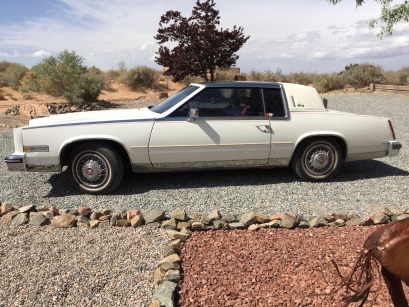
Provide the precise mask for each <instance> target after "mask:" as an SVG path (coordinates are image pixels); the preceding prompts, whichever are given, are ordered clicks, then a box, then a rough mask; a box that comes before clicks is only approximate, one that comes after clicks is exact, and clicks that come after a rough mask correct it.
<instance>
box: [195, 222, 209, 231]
mask: <svg viewBox="0 0 409 307" xmlns="http://www.w3.org/2000/svg"><path fill="white" fill-rule="evenodd" d="M205 228H206V225H205V224H203V223H201V222H193V223H192V229H195V230H203V229H205Z"/></svg>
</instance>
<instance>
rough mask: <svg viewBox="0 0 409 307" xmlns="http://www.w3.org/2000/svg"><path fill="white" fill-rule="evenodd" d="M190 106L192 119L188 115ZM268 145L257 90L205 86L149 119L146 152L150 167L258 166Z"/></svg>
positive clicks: (265, 156)
mask: <svg viewBox="0 0 409 307" xmlns="http://www.w3.org/2000/svg"><path fill="white" fill-rule="evenodd" d="M191 109H195V110H197V111H198V114H199V116H198V118H196V119H192V120H188V118H189V111H190V110H191ZM270 146H271V128H270V121H269V118H268V117H267V116H266V114H265V109H264V105H263V101H262V94H261V89H258V88H219V87H217V88H205V89H204V90H203V91H201V92H200V93H199V94H197V95H196V96H195V97H193V98H191V99H190V100H189V101H188V102H187V103H185V104H184V105H183V106H181V107H180V108H178V109H177V110H176V111H174V112H173V113H172V114H171V115H169V116H168V117H166V118H164V119H159V120H157V121H156V122H155V124H154V126H153V129H152V133H151V139H150V142H149V157H150V159H151V162H152V165H153V167H154V168H156V169H177V168H182V169H190V168H218V167H240V166H249V165H250V166H251V165H254V166H259V165H266V164H267V163H268V158H269V154H270Z"/></svg>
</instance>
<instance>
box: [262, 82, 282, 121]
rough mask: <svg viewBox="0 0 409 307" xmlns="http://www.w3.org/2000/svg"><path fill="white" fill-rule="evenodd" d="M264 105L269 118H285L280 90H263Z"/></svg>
mask: <svg viewBox="0 0 409 307" xmlns="http://www.w3.org/2000/svg"><path fill="white" fill-rule="evenodd" d="M263 97H264V104H265V107H266V113H267V114H270V116H271V117H285V109H284V101H283V96H282V95H281V90H280V89H275V88H265V89H263Z"/></svg>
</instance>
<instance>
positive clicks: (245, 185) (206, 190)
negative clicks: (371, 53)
mask: <svg viewBox="0 0 409 307" xmlns="http://www.w3.org/2000/svg"><path fill="white" fill-rule="evenodd" d="M327 98H329V106H330V108H333V109H338V110H343V111H351V112H355V113H363V114H371V115H379V116H387V117H390V118H392V121H393V124H394V128H395V131H396V133H397V136H398V139H399V140H400V141H401V142H402V144H403V149H402V150H401V153H400V156H398V157H394V158H384V159H379V160H371V161H361V162H350V163H345V164H344V165H343V167H342V168H341V170H340V174H339V175H338V176H337V177H336V178H335V179H333V180H332V181H331V182H326V183H309V182H301V181H299V180H298V178H297V177H296V176H295V175H293V173H292V172H291V170H290V169H272V170H258V169H255V170H232V171H206V172H183V173H164V174H135V175H129V176H128V177H126V178H125V180H124V182H123V184H122V185H121V186H120V188H119V189H118V190H117V191H115V192H114V194H112V195H105V196H90V195H82V194H80V193H79V192H78V191H77V190H76V189H75V188H74V187H73V186H72V185H71V183H70V182H69V179H68V174H67V173H66V172H62V173H56V174H50V173H18V172H8V171H7V170H6V166H5V164H4V163H0V187H1V188H0V200H2V201H8V202H11V203H16V204H19V205H27V204H34V205H55V206H57V207H60V208H68V209H69V208H76V207H78V206H83V205H88V206H90V207H91V208H93V209H106V208H108V209H113V210H127V209H131V208H138V209H140V210H141V211H142V212H144V211H147V210H150V209H152V208H161V209H164V210H166V211H168V212H171V211H173V210H175V209H185V210H186V211H187V212H188V213H193V212H198V213H205V214H207V213H209V212H210V211H212V210H213V209H219V210H220V211H221V213H222V214H226V213H235V214H237V215H241V214H242V213H245V212H248V211H251V210H256V211H258V212H260V213H264V214H273V213H275V212H288V211H296V212H298V213H300V214H303V215H304V216H305V217H311V216H314V215H319V214H327V213H332V212H343V213H357V214H368V213H372V212H373V211H376V210H377V209H381V208H384V207H389V208H390V209H391V210H396V209H406V208H409V176H408V175H409V165H408V163H407V161H408V152H409V149H408V147H409V125H408V124H407V123H409V111H408V110H409V96H401V95H394V94H345V95H333V96H327ZM140 103H141V102H138V104H140ZM0 145H1V146H0V147H1V148H0V156H4V155H6V154H8V153H10V152H12V151H13V141H12V136H11V131H5V132H2V133H1V134H0Z"/></svg>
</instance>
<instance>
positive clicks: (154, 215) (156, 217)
mask: <svg viewBox="0 0 409 307" xmlns="http://www.w3.org/2000/svg"><path fill="white" fill-rule="evenodd" d="M165 215H166V212H165V211H163V210H161V209H155V210H153V211H149V212H148V213H146V214H145V215H144V218H145V222H146V224H149V223H154V222H160V221H163V220H165V219H166V217H165Z"/></svg>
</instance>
